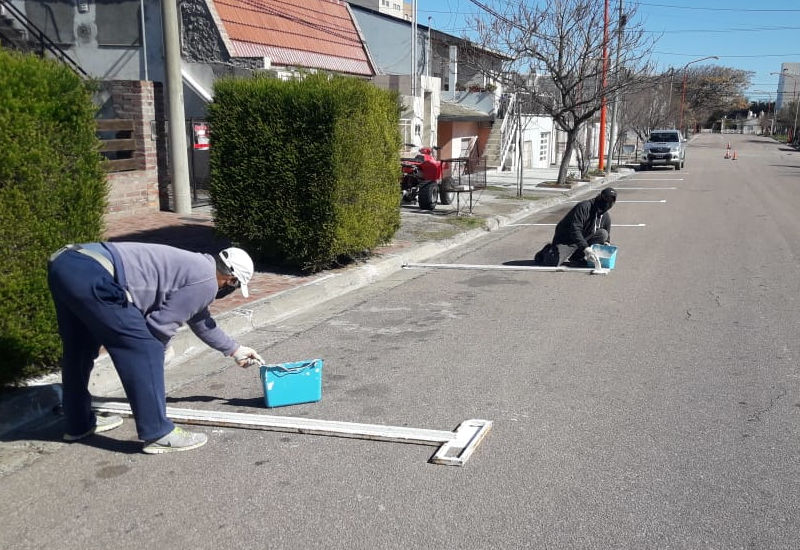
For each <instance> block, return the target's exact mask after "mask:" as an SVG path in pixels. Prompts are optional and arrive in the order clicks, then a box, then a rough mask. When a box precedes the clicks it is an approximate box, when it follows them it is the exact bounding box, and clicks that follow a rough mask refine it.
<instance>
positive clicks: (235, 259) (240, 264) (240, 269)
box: [219, 246, 255, 298]
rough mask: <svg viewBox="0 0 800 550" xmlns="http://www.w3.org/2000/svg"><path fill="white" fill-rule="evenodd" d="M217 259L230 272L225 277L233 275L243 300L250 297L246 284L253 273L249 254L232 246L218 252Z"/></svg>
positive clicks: (253, 269) (253, 268)
mask: <svg viewBox="0 0 800 550" xmlns="http://www.w3.org/2000/svg"><path fill="white" fill-rule="evenodd" d="M219 258H220V259H221V260H222V263H223V264H225V267H226V268H228V271H229V272H230V273H227V275H233V276H234V277H236V280H237V281H239V286H240V287H241V288H242V296H244V297H245V298H247V297H248V296H250V292H249V291H248V290H247V283H249V282H250V279H252V278H253V272H254V271H255V267H254V266H253V259H252V258H251V257H250V254H248V253H247V252H245V251H244V250H242V249H241V248H236V247H235V246H232V247H230V248H226V249H225V250H222V251H220V253H219Z"/></svg>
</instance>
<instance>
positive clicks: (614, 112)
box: [607, 0, 625, 174]
mask: <svg viewBox="0 0 800 550" xmlns="http://www.w3.org/2000/svg"><path fill="white" fill-rule="evenodd" d="M618 17H619V18H618V20H617V52H616V56H615V57H616V60H615V62H614V71H615V72H614V75H615V77H614V80H615V83H616V87H615V89H614V97H613V99H612V100H611V131H610V132H609V135H608V162H607V165H608V173H609V174H610V173H611V163H612V161H613V159H614V141H615V140H616V135H615V134H616V129H617V105H618V104H619V78H620V66H619V58H620V50H621V49H622V31H623V29H624V28H625V17H624V16H623V14H622V0H619V16H618Z"/></svg>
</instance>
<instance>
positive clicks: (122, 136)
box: [97, 118, 141, 172]
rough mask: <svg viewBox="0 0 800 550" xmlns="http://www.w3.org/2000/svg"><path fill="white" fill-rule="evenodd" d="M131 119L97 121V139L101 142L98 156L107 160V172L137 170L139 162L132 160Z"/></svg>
mask: <svg viewBox="0 0 800 550" xmlns="http://www.w3.org/2000/svg"><path fill="white" fill-rule="evenodd" d="M133 122H134V121H133V119H128V118H112V119H100V120H98V121H97V137H98V138H99V139H100V140H101V141H102V142H103V144H102V146H101V147H100V154H102V155H103V156H104V157H105V158H106V159H107V161H108V162H107V164H106V171H107V172H125V171H127V170H139V169H140V168H141V166H140V164H141V162H140V160H139V159H137V158H134V153H135V152H136V140H135V139H134V138H133Z"/></svg>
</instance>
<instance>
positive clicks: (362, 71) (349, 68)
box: [231, 40, 373, 76]
mask: <svg viewBox="0 0 800 550" xmlns="http://www.w3.org/2000/svg"><path fill="white" fill-rule="evenodd" d="M231 42H232V43H233V46H234V48H236V55H237V56H240V57H269V58H270V60H271V61H272V64H273V65H283V66H289V67H313V68H315V69H322V70H326V71H334V72H337V73H346V74H355V75H367V76H371V75H372V74H373V73H372V68H371V67H370V64H369V63H368V62H367V61H366V60H364V61H359V60H357V59H344V58H342V57H334V56H332V55H324V54H319V53H310V52H301V51H298V50H290V49H288V48H278V47H276V46H264V45H262V44H251V43H249V42H239V41H238V40H232V41H231Z"/></svg>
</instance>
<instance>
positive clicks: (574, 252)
mask: <svg viewBox="0 0 800 550" xmlns="http://www.w3.org/2000/svg"><path fill="white" fill-rule="evenodd" d="M606 242H608V231H606V230H605V229H598V230H597V231H595V232H594V234H593V235H592V236H591V237H589V238H588V239H586V243H587V244H588V245H589V246H592V245H593V244H605V243H606ZM562 246H566V247H569V251H567V250H565V253H564V255H563V256H561V257H562V258H568V260H567V261H569V263H571V264H582V265H585V264H586V260H585V259H584V257H583V249H582V248H580V247H579V246H578V245H577V244H575V245H558V248H559V250H560V249H561V247H562Z"/></svg>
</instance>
